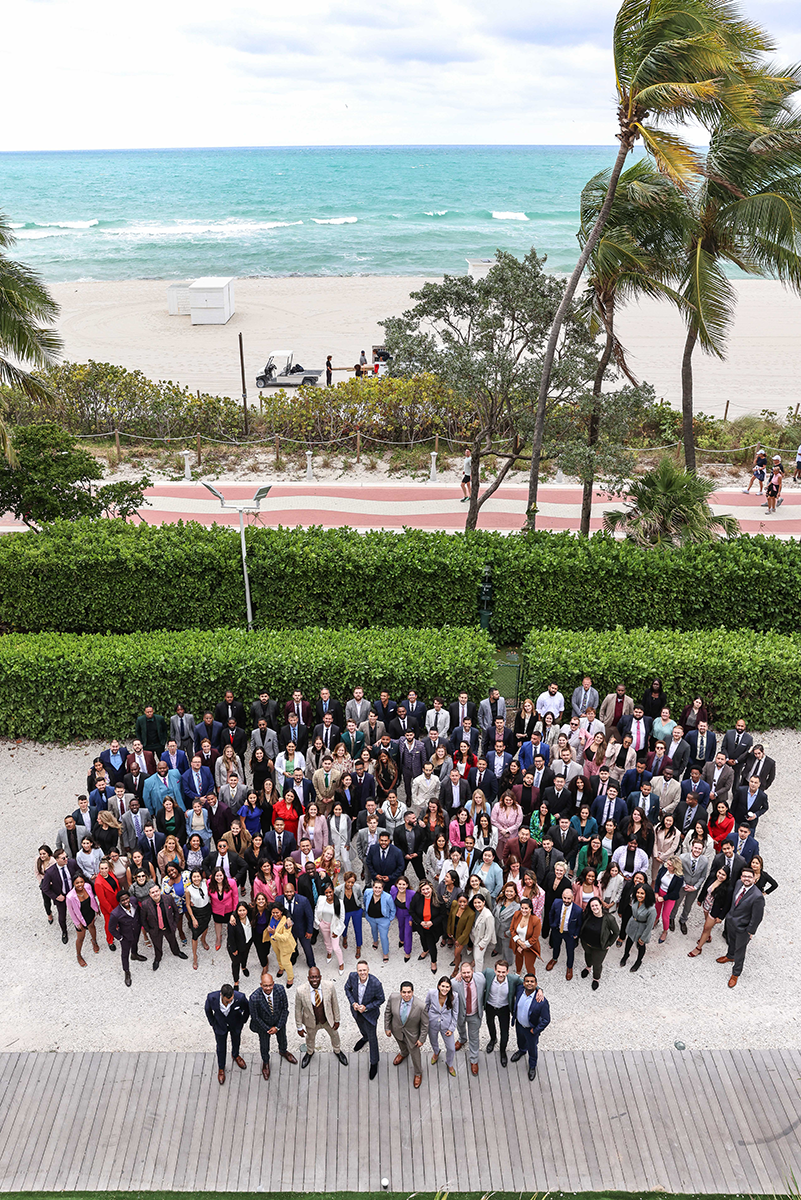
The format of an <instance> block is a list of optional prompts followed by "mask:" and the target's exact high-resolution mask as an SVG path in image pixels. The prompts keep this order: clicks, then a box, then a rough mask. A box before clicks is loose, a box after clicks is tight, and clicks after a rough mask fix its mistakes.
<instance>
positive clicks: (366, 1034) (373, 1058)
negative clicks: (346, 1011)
mask: <svg viewBox="0 0 801 1200" xmlns="http://www.w3.org/2000/svg"><path fill="white" fill-rule="evenodd" d="M353 1018H354V1020H355V1022H356V1027H357V1029H358V1030H359V1033H360V1034H361V1036H362V1037H363V1038H365V1039H366V1040H367V1042H368V1043H369V1046H370V1062H371V1063H377V1062H378V1035H377V1033H376V1027H375V1022H374V1021H368V1020H367V1018H366V1017H365V1015H364V1013H360V1012H355V1013H354V1014H353Z"/></svg>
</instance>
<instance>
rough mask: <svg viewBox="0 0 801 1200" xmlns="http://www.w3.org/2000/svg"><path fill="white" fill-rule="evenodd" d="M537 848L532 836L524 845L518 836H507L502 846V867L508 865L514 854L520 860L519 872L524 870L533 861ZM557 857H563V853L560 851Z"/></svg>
mask: <svg viewBox="0 0 801 1200" xmlns="http://www.w3.org/2000/svg"><path fill="white" fill-rule="evenodd" d="M539 848H540V847H538V846H537V843H536V842H535V841H534V838H532V837H530V838H529V839H528V841H527V842H526V844H525V846H523V845H522V844H521V842H520V838H519V837H512V838H509V840H508V841H507V843H506V845H505V846H504V848H503V865H504V867H508V866H509V863H510V862H511V861H512V856H514V857H515V858H516V859H518V860H519V862H520V870H521V872H522V871H525V869H526V868H527V867H529V866H531V864H532V862H533V861H534V856H535V855H536V853H537V850H538V849H539ZM559 857H560V858H564V855H563V854H562V853H561V852H560V854H559Z"/></svg>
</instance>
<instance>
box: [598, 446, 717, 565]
mask: <svg viewBox="0 0 801 1200" xmlns="http://www.w3.org/2000/svg"><path fill="white" fill-rule="evenodd" d="M714 490H715V484H714V483H713V482H712V481H711V480H709V479H702V478H700V477H699V476H698V475H695V474H693V473H692V472H690V471H683V470H682V469H681V468H680V467H677V466H676V465H675V463H673V462H671V460H670V459H669V458H663V459H661V460H660V462H659V464H658V465H657V467H656V468H655V470H653V471H648V472H646V474H645V475H642V476H640V478H639V479H636V480H635V481H634V482H633V483H632V484H631V486H630V487H629V490H628V491H627V492H626V493H625V495H624V497H623V499H624V501H625V504H626V507H625V509H618V510H617V511H612V512H607V513H604V529H605V530H606V531H607V532H608V533H624V534H625V535H626V537H627V538H628V539H629V540H630V541H633V542H636V543H637V545H638V546H660V545H661V546H665V545H667V546H686V545H688V544H689V543H691V542H715V541H718V540H719V539H720V538H721V537H725V538H730V537H736V536H737V535H738V534H739V532H740V527H739V525H738V524H737V521H736V520H735V518H734V517H732V516H729V515H728V514H727V515H724V516H720V517H716V516H715V514H714V513H713V512H712V509H711V508H710V506H709V497H710V496H711V495H712V493H713V492H714Z"/></svg>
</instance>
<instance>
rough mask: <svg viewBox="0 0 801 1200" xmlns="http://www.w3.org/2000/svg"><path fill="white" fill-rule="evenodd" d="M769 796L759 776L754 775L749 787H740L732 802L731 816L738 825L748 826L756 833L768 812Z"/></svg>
mask: <svg viewBox="0 0 801 1200" xmlns="http://www.w3.org/2000/svg"><path fill="white" fill-rule="evenodd" d="M768 807H769V804H768V794H767V792H766V791H765V790H764V788H763V787H762V786H761V784H760V779H759V776H758V775H752V776H751V778H750V779H749V780H748V786H747V787H746V786H743V787H738V788H737V790H736V791H735V793H734V796H733V798H732V802H731V815H732V816H733V817H734V819H735V821H736V822H737V823H738V824H743V825H747V826H748V828H749V830H750V831H751V833H756V827H757V825H758V823H759V818H760V817H763V816H764V815H765V813H766V812H767V811H768Z"/></svg>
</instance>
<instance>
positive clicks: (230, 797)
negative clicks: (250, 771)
mask: <svg viewBox="0 0 801 1200" xmlns="http://www.w3.org/2000/svg"><path fill="white" fill-rule="evenodd" d="M247 798H248V789H247V788H246V787H245V785H244V783H241V782H240V779H239V776H238V775H237V773H236V772H235V771H232V772H231V774H230V775H229V776H228V782H227V783H224V784H223V785H222V787H221V788H220V793H219V799H220V801H221V802H222V803H223V804H227V805H228V807H229V808H230V810H231V812H232V813H238V812H239V810H240V808H241V807H242V805H243V804H244V803H245V801H246V800H247Z"/></svg>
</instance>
